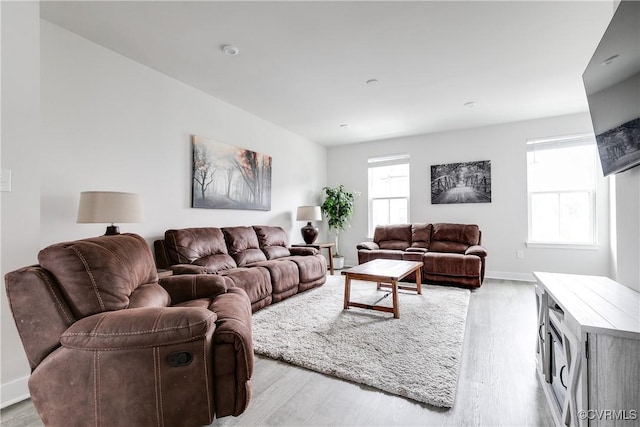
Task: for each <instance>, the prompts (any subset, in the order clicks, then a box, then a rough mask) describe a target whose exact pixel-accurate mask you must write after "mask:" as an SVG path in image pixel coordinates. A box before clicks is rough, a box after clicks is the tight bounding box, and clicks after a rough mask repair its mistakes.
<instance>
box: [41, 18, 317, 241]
mask: <svg viewBox="0 0 640 427" xmlns="http://www.w3.org/2000/svg"><path fill="white" fill-rule="evenodd" d="M41 31H42V119H43V123H42V129H43V142H42V154H43V156H44V158H45V159H47V160H46V162H45V164H44V166H43V169H42V174H43V177H46V178H45V179H43V180H42V241H41V245H42V246H45V245H48V244H51V243H53V242H57V241H61V240H66V239H74V238H82V237H88V236H95V235H98V234H102V233H103V232H104V231H103V230H104V228H105V225H92V224H76V223H75V220H76V213H77V206H78V200H79V195H80V192H81V191H85V190H116V191H131V192H137V193H141V194H142V197H143V200H144V209H145V221H144V222H143V223H140V224H121V225H120V230H121V231H123V232H124V231H128V232H135V233H138V234H140V235H142V236H144V237H145V238H147V239H148V240H152V239H155V238H158V237H161V236H162V234H163V233H164V231H165V230H166V229H167V228H180V227H196V226H230V225H251V224H276V225H280V226H283V227H285V229H287V230H288V231H289V232H290V236H291V240H292V243H295V242H298V241H302V238H301V237H300V231H299V230H300V227H302V226H303V225H304V224H302V223H298V222H296V221H295V218H294V217H293V215H294V212H295V209H296V207H297V206H298V205H305V204H314V203H318V202H319V199H318V198H319V197H320V195H321V189H322V187H323V186H324V185H325V181H326V148H324V147H322V146H320V145H317V144H314V143H311V142H309V141H308V140H306V139H304V138H302V137H300V136H298V135H295V134H293V133H291V132H288V131H286V130H284V129H282V128H280V127H278V126H275V125H273V124H272V123H269V122H267V121H264V120H262V119H260V118H258V117H256V116H253V115H251V114H248V113H246V112H245V111H243V110H240V109H238V108H236V107H234V106H231V105H229V104H226V103H224V102H222V101H220V100H218V99H215V98H213V97H211V96H209V95H207V94H205V93H204V92H201V91H199V90H197V89H194V88H192V87H190V86H187V85H185V84H183V83H181V82H178V81H176V80H174V79H172V78H170V77H167V76H166V75H163V74H160V73H158V72H156V71H153V70H151V69H149V68H147V67H145V66H143V65H141V64H139V63H137V62H133V61H131V60H129V59H128V58H125V57H123V56H121V55H119V54H116V53H114V52H112V51H110V50H107V49H104V48H102V47H100V46H98V45H96V44H94V43H92V42H90V41H88V40H86V39H83V38H81V37H79V36H77V35H75V34H73V33H70V32H68V31H66V30H64V29H61V28H60V27H57V26H55V25H53V24H51V23H49V22H46V21H42V30H41ZM192 134H195V135H200V136H204V137H207V138H211V139H215V140H217V141H220V142H223V143H226V144H231V145H238V146H242V147H244V148H249V149H251V150H254V151H257V152H260V153H264V154H269V155H271V156H272V158H273V172H272V200H271V211H268V212H264V211H246V210H219V209H216V210H211V209H192V208H190V203H191V161H192V157H191V156H192V154H191V138H190V136H191V135H192Z"/></svg>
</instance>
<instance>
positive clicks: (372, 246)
mask: <svg viewBox="0 0 640 427" xmlns="http://www.w3.org/2000/svg"><path fill="white" fill-rule="evenodd" d="M356 249H365V250H369V251H375V250H378V249H380V246H378V244H377V243H376V242H361V243H358V245H357V246H356Z"/></svg>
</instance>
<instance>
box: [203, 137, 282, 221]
mask: <svg viewBox="0 0 640 427" xmlns="http://www.w3.org/2000/svg"><path fill="white" fill-rule="evenodd" d="M192 144H193V177H192V178H193V180H192V197H191V206H192V207H194V208H207V209H252V210H263V211H268V210H271V156H268V155H266V154H260V153H256V152H255V151H251V150H247V149H245V148H241V147H236V146H234V145H228V144H223V143H221V142H218V141H214V140H212V139H207V138H202V137H199V136H193V138H192Z"/></svg>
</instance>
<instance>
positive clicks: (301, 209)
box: [296, 206, 322, 221]
mask: <svg viewBox="0 0 640 427" xmlns="http://www.w3.org/2000/svg"><path fill="white" fill-rule="evenodd" d="M296 220H297V221H322V211H321V210H320V206H298V213H297V215H296Z"/></svg>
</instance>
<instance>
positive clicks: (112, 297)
mask: <svg viewBox="0 0 640 427" xmlns="http://www.w3.org/2000/svg"><path fill="white" fill-rule="evenodd" d="M38 261H39V262H40V265H41V266H42V267H43V268H44V269H46V270H48V271H49V272H50V273H51V274H52V275H53V276H54V277H55V278H56V280H57V281H58V283H59V284H60V289H61V291H62V294H63V295H64V297H65V299H66V300H67V302H68V303H69V306H70V307H71V310H72V312H73V314H74V316H76V318H82V317H86V316H89V315H91V314H96V313H100V312H103V311H112V310H121V309H124V308H127V307H128V306H129V304H130V297H131V294H132V293H133V292H134V291H135V290H136V289H137V288H138V287H140V286H142V285H145V284H148V283H154V282H157V281H158V273H157V271H156V266H155V264H154V261H153V255H152V254H151V249H150V248H149V246H148V245H147V242H145V241H144V239H143V238H142V237H140V236H138V235H135V234H119V235H117V236H100V237H95V238H91V239H84V240H77V241H74V242H66V243H58V244H55V245H51V246H49V247H47V248H45V249H43V250H41V251H40V253H39V254H38ZM154 292H157V293H158V294H156V295H155V296H154V298H152V299H153V300H154V301H160V300H162V299H163V298H166V297H167V296H166V295H164V294H162V295H159V294H160V293H162V291H160V290H159V289H155V288H154ZM147 296H149V294H147ZM141 297H142V294H141Z"/></svg>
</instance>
